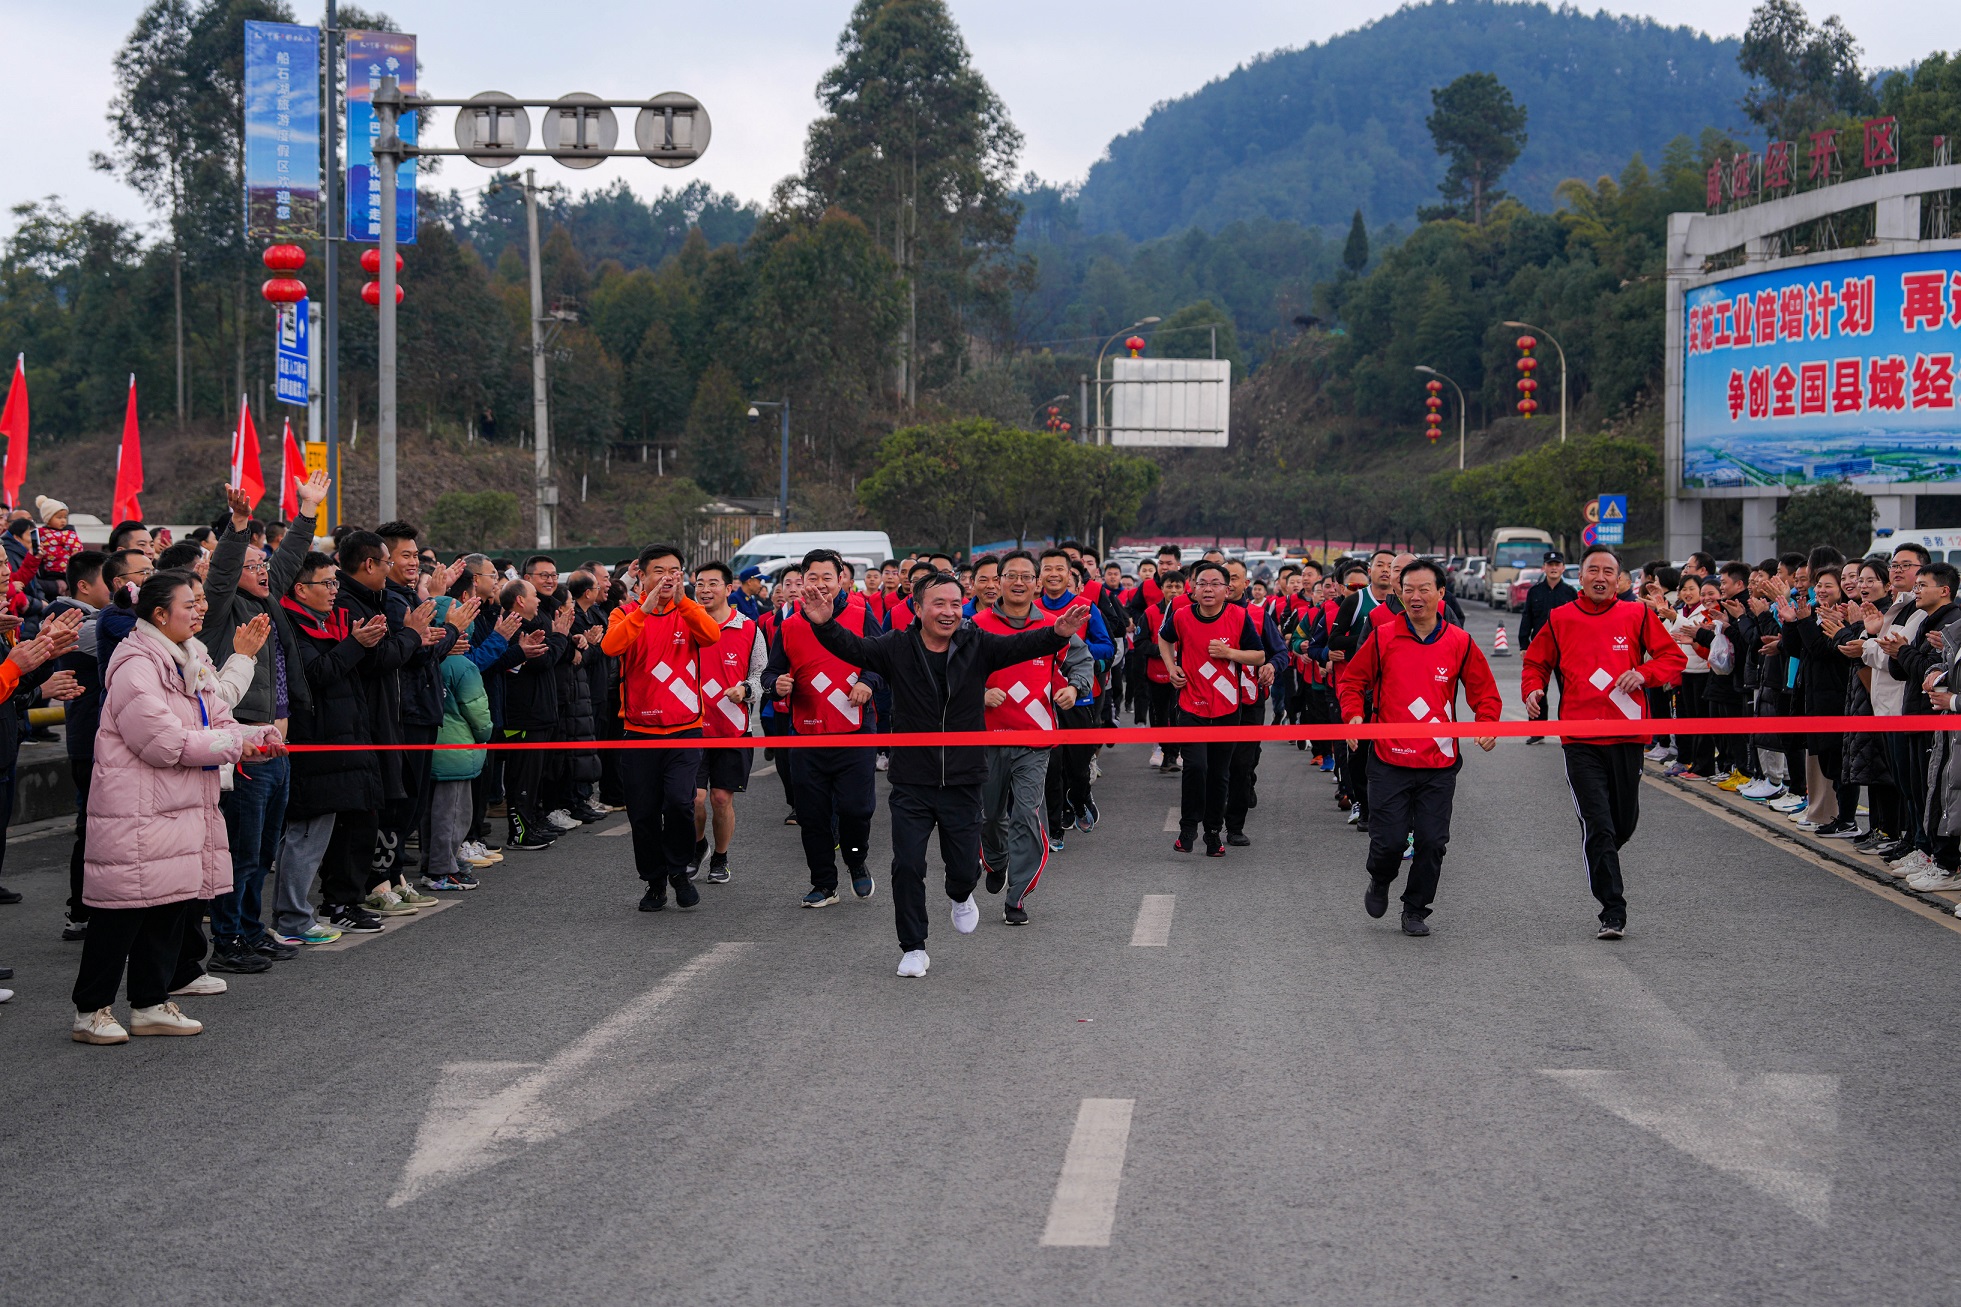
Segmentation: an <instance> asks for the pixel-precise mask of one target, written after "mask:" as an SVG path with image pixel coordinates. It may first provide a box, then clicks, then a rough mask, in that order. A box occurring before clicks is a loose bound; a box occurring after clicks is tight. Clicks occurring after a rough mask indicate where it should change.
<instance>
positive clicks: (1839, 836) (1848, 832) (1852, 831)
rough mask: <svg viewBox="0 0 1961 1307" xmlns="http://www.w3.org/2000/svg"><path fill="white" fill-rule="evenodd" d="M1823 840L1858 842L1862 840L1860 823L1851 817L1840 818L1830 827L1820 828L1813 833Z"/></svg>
mask: <svg viewBox="0 0 1961 1307" xmlns="http://www.w3.org/2000/svg"><path fill="white" fill-rule="evenodd" d="M1811 833H1812V834H1813V835H1816V836H1817V837H1818V838H1819V839H1821V840H1856V839H1858V838H1860V835H1859V823H1858V822H1856V821H1854V820H1852V818H1850V817H1840V818H1839V819H1838V820H1837V821H1835V822H1832V823H1830V824H1829V825H1825V826H1820V827H1819V828H1818V829H1817V830H1815V831H1813V832H1811Z"/></svg>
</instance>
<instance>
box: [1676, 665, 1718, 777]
mask: <svg viewBox="0 0 1961 1307" xmlns="http://www.w3.org/2000/svg"><path fill="white" fill-rule="evenodd" d="M1708 686H1709V673H1708V672H1683V673H1682V688H1681V689H1680V690H1678V691H1677V692H1676V707H1677V708H1678V709H1679V710H1680V712H1679V713H1678V715H1679V716H1682V717H1707V716H1708V715H1709V702H1708V695H1707V693H1706V691H1707V689H1708ZM1675 748H1676V758H1675V760H1676V761H1677V762H1679V763H1681V764H1682V765H1683V766H1685V767H1690V768H1693V769H1694V771H1695V774H1696V775H1698V776H1713V775H1715V774H1716V737H1715V736H1713V735H1677V736H1676V737H1675Z"/></svg>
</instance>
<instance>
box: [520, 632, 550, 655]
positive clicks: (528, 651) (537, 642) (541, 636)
mask: <svg viewBox="0 0 1961 1307" xmlns="http://www.w3.org/2000/svg"><path fill="white" fill-rule="evenodd" d="M517 647H518V648H519V649H521V650H523V652H524V656H525V657H526V658H542V657H544V656H545V650H546V649H547V648H549V647H550V646H548V645H547V644H546V643H545V633H544V632H543V631H526V632H525V633H524V634H523V635H521V636H519V637H518V642H517Z"/></svg>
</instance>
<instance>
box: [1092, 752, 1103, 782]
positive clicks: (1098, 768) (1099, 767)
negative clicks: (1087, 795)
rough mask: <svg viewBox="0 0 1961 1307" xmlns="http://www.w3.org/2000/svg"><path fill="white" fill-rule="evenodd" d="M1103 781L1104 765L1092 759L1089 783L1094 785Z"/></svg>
mask: <svg viewBox="0 0 1961 1307" xmlns="http://www.w3.org/2000/svg"><path fill="white" fill-rule="evenodd" d="M1102 779H1103V764H1102V763H1100V762H1098V761H1097V760H1096V759H1094V758H1091V759H1090V760H1089V783H1090V784H1091V785H1094V784H1096V783H1097V782H1098V781H1100V780H1102Z"/></svg>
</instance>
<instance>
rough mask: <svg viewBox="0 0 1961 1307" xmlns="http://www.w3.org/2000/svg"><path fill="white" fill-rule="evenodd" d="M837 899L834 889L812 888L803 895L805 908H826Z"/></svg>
mask: <svg viewBox="0 0 1961 1307" xmlns="http://www.w3.org/2000/svg"><path fill="white" fill-rule="evenodd" d="M837 901H838V896H837V891H836V890H829V889H814V890H812V891H810V893H808V894H806V895H804V896H803V905H804V906H805V907H806V908H828V907H830V906H831V905H832V904H833V903H836V902H837Z"/></svg>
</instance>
